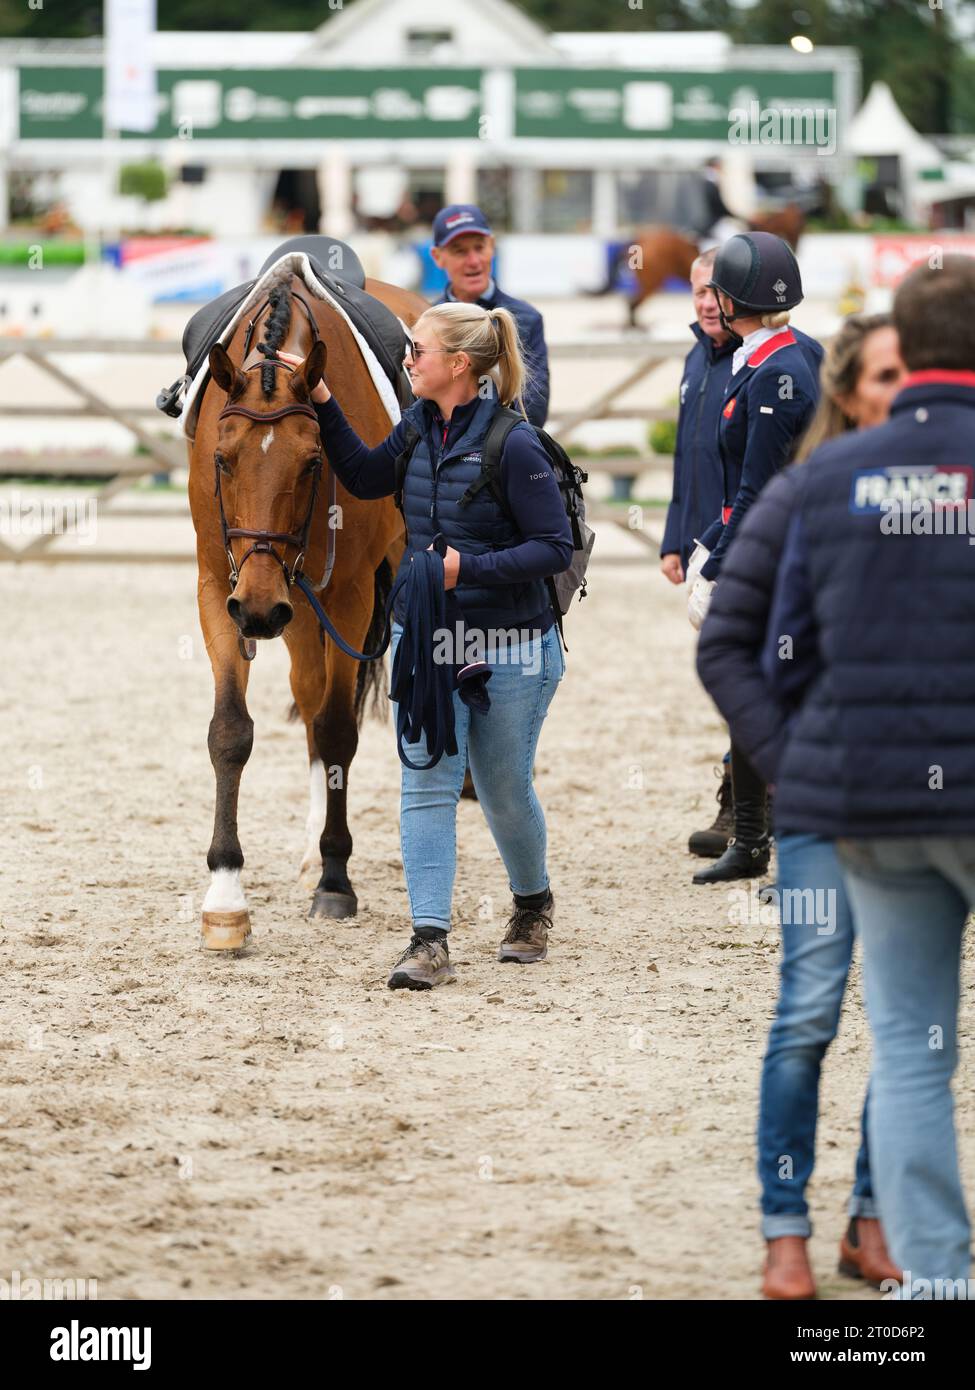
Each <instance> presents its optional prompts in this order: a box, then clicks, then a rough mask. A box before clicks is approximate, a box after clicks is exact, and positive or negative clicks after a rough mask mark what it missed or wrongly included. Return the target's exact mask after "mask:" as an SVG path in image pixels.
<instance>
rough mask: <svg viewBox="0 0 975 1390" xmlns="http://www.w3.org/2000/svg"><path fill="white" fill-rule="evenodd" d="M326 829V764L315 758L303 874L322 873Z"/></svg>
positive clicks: (311, 770) (309, 784) (306, 826)
mask: <svg viewBox="0 0 975 1390" xmlns="http://www.w3.org/2000/svg"><path fill="white" fill-rule="evenodd" d="M324 829H325V764H324V763H323V762H322V760H321V758H315V760H314V761H313V762H312V764H311V767H310V768H309V777H308V819H307V821H306V822H305V830H306V832H307V834H308V844H307V847H306V849H305V857H304V859H303V860H302V861H301V872H302V873H305V872H306V871H307V870H309V869H315V870H316V871H317V872H319V873H320V872H321V863H322V854H321V849H320V848H319V844H320V841H321V838H322V831H323V830H324Z"/></svg>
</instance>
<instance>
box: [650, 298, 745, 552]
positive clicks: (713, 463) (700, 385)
mask: <svg viewBox="0 0 975 1390" xmlns="http://www.w3.org/2000/svg"><path fill="white" fill-rule="evenodd" d="M691 332H692V333H693V334H694V337H695V338H696V339H697V342H696V343H695V344H694V346H693V347H692V348H691V350H690V352H689V353H688V354H687V358H686V360H685V362H684V376H683V378H682V380H681V384H680V413H679V414H678V416H677V442H676V445H675V447H674V488H673V494H672V497H671V502H670V507H669V508H668V511H667V524H666V526H665V527H664V538H663V541H662V543H661V546H660V554H661V556H664V555H679V556H680V562H681V565H682V566H683V568H684V569H686V568H687V560H688V557H689V555H690V553H691V551H692V550H693V549H694V542H695V541H697V540H700V538H701V537H702V536H703V535H704V532H705V531H706V530H707V528H708V526H709V525H710V524H711V522H712V521H713V520H714V519H715V517H716V516H717V515H718V513H719V512H720V510H721V504H722V501H723V500H724V474H723V471H722V467H721V454H720V452H719V449H718V418H719V416H720V414H721V407H722V406H723V404H724V393H725V388H726V386H727V385H728V379H729V378H730V376H731V359H732V357H733V356H734V351H735V344H736V340H735V339H734V338H732V339H731V340H730V341H729V342H727V343H725V344H724V346H723V347H718V346H717V344H716V343H715V342H714V339H713V338H709V337H708V335H707V334H706V333H705V332H704V329H703V328H702V327H701V325H700V324H698V323H692V324H691Z"/></svg>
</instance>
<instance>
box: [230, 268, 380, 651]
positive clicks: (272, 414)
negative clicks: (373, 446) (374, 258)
mask: <svg viewBox="0 0 975 1390" xmlns="http://www.w3.org/2000/svg"><path fill="white" fill-rule="evenodd" d="M293 298H294V299H297V301H298V303H299V304H300V305H301V306H302V308H303V309H304V311H305V313H306V315H307V317H308V322H309V323H310V324H311V330H312V335H313V343H312V346H314V344H315V343H317V342H319V341H320V339H321V334H320V333H319V332H318V325H317V323H316V322H315V317H314V315H313V314H312V311H311V308H310V307H309V305H308V304H307V302H306V301H305V300H304V299H303V298H302V297H301V295H293ZM268 303H270V301H269V300H268V301H266V302H265V304H264V305H262V306H261V308H260V309H258V310H257V312H256V313H255V315H254V317H253V318H252V319H251V321H250V323H249V324H248V325H247V334H246V337H245V339H244V356H245V357H246V356H247V350H248V347H249V345H250V341H251V335H252V333H253V330H254V325H255V323H256V322H257V319H258V318H259V316H260V314H261V313H262V312H263V309H264V308H266V307H267V304H268ZM257 351H259V352H263V353H264V354H265V361H263V362H252V363H251V365H250V366H249V367H244V368H243V370H244V371H245V372H252V371H253V370H254V368H255V367H266V366H270V367H286V368H287V370H288V371H289V372H294V370H295V368H294V367H292V366H291V364H290V362H282V361H281V360H280V359H279V358H277V357H274V356H272V355H271V354H272V351H273V349H270V348H267V347H266V346H265V345H264V344H263V343H259V344H258V345H257ZM228 415H243V416H244V417H245V419H248V420H254V421H256V422H257V423H259V424H263V423H265V422H266V421H272V420H283V419H284V418H285V416H287V415H308V416H309V417H310V418H311V419H312V420H314V421H315V424H316V425H317V424H318V416H317V415H316V413H315V411H314V409H313V407H312V406H310V405H306V404H304V403H303V402H301V401H294V402H293V403H292V404H291V405H282V406H279V407H278V408H277V409H276V410H252V409H251V408H250V406H247V405H238V404H235V403H233V402H230V401H228V403H227V404H226V405H225V406H224V408H223V410H221V412H220V414H219V415H218V416H217V419H218V420H223V419H224V418H225V417H226V416H228ZM213 467H214V496H215V497H216V499H217V506H218V507H219V508H220V529H221V533H222V535H223V548H224V551H225V552H226V555H227V559H228V560H229V562H230V589H231V592H233V590H234V589H235V588H236V587H237V582H238V580H239V579H240V572H241V570H242V569H243V568H244V565H245V564H246V563H247V561H248V560H249V559H250V557H251V556H252V555H273V556H274V558H275V560H277V562H278V564H279V565H280V566H281V569H282V570H283V571H284V577H285V580H286V581H287V584H288V588H289V589H291V588H293V587H294V586H295V585H297V587H298V588H299V589H300V590H301V592H302V593H303V594H304V596H305V598H306V599H307V600H308V603H309V605H310V607H311V609H312V611H313V612H314V614H315V617H316V618H317V619H318V623H319V626H320V628H321V632H322V641H323V642H324V640H325V633H326V632H327V633H328V635H329V637H331V639H332V641H333V642H334V643H335V644H336V646H338V647H339V648H340V649H341V650H342V651H343V652H345V653H346V655H347V656H350V657H352V658H353V659H354V660H355V661H376V660H378V659H379V657H381V656H382V655H383V653H384V652H385V650H386V648H387V647H388V646H389V640H390V632H391V622H392V607H393V600H394V599H395V597H396V595H397V593H398V592H399V590H400V589H401V588H402V587H403V584H404V582H405V576H403V577H402V578H401V579H400V580H399V581H398V583H397V584H396V585H394V587H393V589H392V590H391V592H390V594H389V597H388V599H387V602H386V613H385V626H384V631H383V637H382V640H381V642H380V645H379V647H378V648H377V649H376V651H374V652H360V651H357V650H356V649H355V647H352V646H350V645H349V643H348V642H346V640H345V638H344V637H343V636H342V634H341V633H340V632H339V631H338V630H337V628H336V627H335V626H334V624H333V623H332V621H331V619H330V618H329V616H328V614H327V613H326V612H325V610H324V608H323V607H322V605H321V603H320V602H319V601H318V599H317V598H316V597H315V592H314V590H313V588H312V585H311V584H310V583H309V582H308V580H307V578H306V577H305V575H304V574H303V573H302V565H303V564H304V559H305V551H306V550H307V548H308V534H309V532H310V531H311V524H312V519H313V517H314V514H315V502H316V500H317V498H318V488H319V484H320V483H321V477H322V460H321V458H319V459H318V460H317V461H316V462H315V464H314V467H313V468H312V470H311V474H312V487H311V498H310V500H309V503H308V511H307V512H306V513H305V520H304V523H303V524H302V527H301V530H300V531H296V532H288V531H256V530H252V529H250V528H249V527H246V526H228V525H227V514H226V512H225V511H224V506H223V493H222V492H221V489H220V464H219V463H218V461H217V455H214V460H213ZM334 511H335V473H334V471H333V470H332V469H331V468H330V469H329V526H328V528H327V530H326V559H325V573H324V575H323V577H322V581H321V583H320V584H318V585H316V586H315V588H317V589H318V591H319V592H321V591H322V590H323V589H325V588H327V587H328V583H329V580H330V579H331V577H332V570H333V568H334V565H335V529H334V527H333V526H332V525H331V518H332V516H333V515H334ZM235 540H249V541H252V542H253V544H252V545H251V547H250V549H249V550H247V551H246V552H245V554H244V556H243V559H242V560H241V562H240V564H239V565H238V563H237V561H236V560H235V559H234V552H233V549H232V547H231V542H232V541H235ZM275 543H276V544H278V545H280V546H282V547H287V546H289V545H290V546H293V547H294V548H295V550H296V551H297V554H296V556H295V561H294V564H293V565H292V566H291V568H290V569H289V568H288V565H287V562H286V561H285V559H284V557H283V556H282V555H279V554H278V552H277V551H276V550H275V548H274V546H275ZM238 641H239V643H240V648H241V654H242V655H243V657H244V659H245V660H247V661H252V660H253V659H254V653H255V651H256V644H255V643H254V642H253V640H249V641H248V642H246V643H245V641H244V639H243V638H238Z"/></svg>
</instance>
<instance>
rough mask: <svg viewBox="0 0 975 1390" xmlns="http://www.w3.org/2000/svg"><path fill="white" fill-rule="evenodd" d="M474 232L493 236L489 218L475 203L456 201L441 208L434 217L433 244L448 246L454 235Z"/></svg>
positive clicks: (479, 234)
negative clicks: (449, 205)
mask: <svg viewBox="0 0 975 1390" xmlns="http://www.w3.org/2000/svg"><path fill="white" fill-rule="evenodd" d="M468 232H473V233H474V234H475V235H476V236H493V235H494V233H493V232H492V231H491V228H490V227H489V226H488V220H487V218H486V217H485V216H484V213H483V212H482V211H481V209H480V208H478V207H475V206H474V204H473V203H454V204H453V205H452V206H451V207H449V208H441V210H440V212H438V213H437V215H436V217H435V218H434V219H433V244H434V246H446V245H447V242H448V241H453V239H454V237H458V236H464V235H466V234H467V233H468Z"/></svg>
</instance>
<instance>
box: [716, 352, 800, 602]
mask: <svg viewBox="0 0 975 1390" xmlns="http://www.w3.org/2000/svg"><path fill="white" fill-rule="evenodd" d="M822 357H823V349H822V347H821V346H820V344H819V343H817V342H816V340H815V339H814V338H810V337H808V336H807V335H806V334H805V333H801V332H800V331H799V330H798V329H795V328H783V329H782V331H781V332H780V333H776V334H775V336H774V337H772V338H768V339H766V341H765V342H764V343H761V344H760V345H759V347H758V348H756V350H755V351H754V352H753V353H752V355H751V357H749V359H748V361H747V362H746V363H745V365H744V366H743V367H742V368H741V369H740V371H739V372H738V373H737V375H735V376H732V377H730V378H729V380H728V385H727V388H726V390H725V396H724V404H723V406H722V408H721V413H720V415H719V417H718V421H719V423H718V448H719V450H720V453H721V465H722V472H723V476H724V506H723V507H722V510H721V514H720V515H719V516H717V517H716V518H715V519H714V520H713V521H712V524H711V525H710V526H709V527H708V530H707V531H706V532H705V534H704V535H703V536H702V537H701V540H702V542H703V543H704V545H706V546H707V548H708V549H709V550H710V552H711V554H710V556H709V557H708V559H707V561H706V562H705V564H704V565H703V567H702V569H701V576H702V578H704V579H717V577H718V575H719V573H720V571H721V563H722V561H723V559H724V557H725V553H726V551H727V549H728V546H729V545H730V544H731V542H732V541H733V540H734V538H735V532H736V531H737V529H738V527H739V525H740V523H741V519H742V517H743V516H744V515H745V513H746V512H747V511H748V508H749V507H750V506H751V505H752V503H753V502H754V501H755V498H756V497H757V496H758V494H759V493H760V492H761V490H762V488H763V487H764V486H765V484H766V483H767V482H768V480H769V479H770V478H771V477H772V476H773V475H774V474H775V473H778V471H779V470H780V469H781V468H783V467H784V466H785V465H786V464H787V463H789V462H790V461H791V459H792V456H793V454H794V452H795V449H796V446H797V444H798V442H799V439H800V437H801V435H802V434H803V432H804V430H805V429H806V427H807V426H808V424H809V421H810V420H811V418H812V415H813V412H814V411H815V409H816V403H817V401H818V400H819V375H818V372H819V363H820V362H821V361H822Z"/></svg>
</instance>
